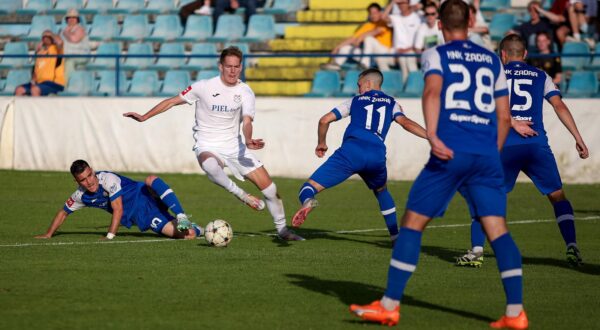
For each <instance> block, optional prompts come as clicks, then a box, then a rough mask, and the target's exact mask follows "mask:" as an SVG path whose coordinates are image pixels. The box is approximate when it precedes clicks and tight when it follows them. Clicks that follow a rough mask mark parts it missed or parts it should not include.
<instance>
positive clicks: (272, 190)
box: [261, 182, 279, 199]
mask: <svg viewBox="0 0 600 330" xmlns="http://www.w3.org/2000/svg"><path fill="white" fill-rule="evenodd" d="M261 192H262V193H263V195H264V196H265V198H266V199H279V194H278V193H277V186H276V185H275V183H274V182H271V184H270V185H269V186H268V187H267V188H265V189H263V190H261Z"/></svg>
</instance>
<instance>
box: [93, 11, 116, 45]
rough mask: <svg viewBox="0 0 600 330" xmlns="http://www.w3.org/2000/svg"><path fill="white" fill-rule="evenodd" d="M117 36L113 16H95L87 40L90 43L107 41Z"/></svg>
mask: <svg viewBox="0 0 600 330" xmlns="http://www.w3.org/2000/svg"><path fill="white" fill-rule="evenodd" d="M118 35H119V25H118V24H117V18H116V17H115V16H113V15H95V16H94V21H93V22H92V26H91V27H90V32H89V39H90V40H92V41H109V40H112V39H113V38H114V37H116V36H118Z"/></svg>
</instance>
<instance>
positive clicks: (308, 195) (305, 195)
mask: <svg viewBox="0 0 600 330" xmlns="http://www.w3.org/2000/svg"><path fill="white" fill-rule="evenodd" d="M316 194H317V189H315V187H313V186H312V185H311V184H310V183H308V182H304V184H303V185H302V187H301V188H300V192H299V193H298V199H300V205H303V204H304V202H305V201H306V200H307V199H313V198H315V195H316Z"/></svg>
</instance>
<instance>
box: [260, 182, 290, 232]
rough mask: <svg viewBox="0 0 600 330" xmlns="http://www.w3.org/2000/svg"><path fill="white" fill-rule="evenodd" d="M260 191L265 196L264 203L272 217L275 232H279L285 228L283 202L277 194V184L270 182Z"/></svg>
mask: <svg viewBox="0 0 600 330" xmlns="http://www.w3.org/2000/svg"><path fill="white" fill-rule="evenodd" d="M262 193H263V195H264V196H265V203H266V204H267V208H268V209H269V213H271V216H272V217H273V223H275V228H276V229H277V233H278V234H281V233H282V232H283V231H284V230H285V229H286V224H285V210H284V209H283V202H282V201H281V199H279V196H277V186H275V183H271V184H270V185H269V186H268V187H267V188H265V189H263V190H262Z"/></svg>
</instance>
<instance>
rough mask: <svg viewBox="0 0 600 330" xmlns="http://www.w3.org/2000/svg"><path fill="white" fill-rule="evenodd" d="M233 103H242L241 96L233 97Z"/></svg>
mask: <svg viewBox="0 0 600 330" xmlns="http://www.w3.org/2000/svg"><path fill="white" fill-rule="evenodd" d="M233 102H235V103H240V102H242V96H241V95H234V96H233Z"/></svg>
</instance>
